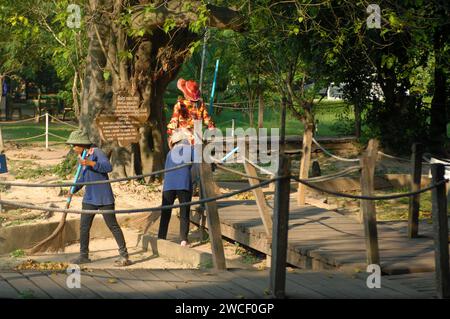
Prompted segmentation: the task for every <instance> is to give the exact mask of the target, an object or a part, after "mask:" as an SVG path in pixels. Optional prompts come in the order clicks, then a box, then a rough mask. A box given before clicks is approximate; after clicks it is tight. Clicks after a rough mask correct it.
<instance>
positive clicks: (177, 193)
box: [158, 130, 193, 246]
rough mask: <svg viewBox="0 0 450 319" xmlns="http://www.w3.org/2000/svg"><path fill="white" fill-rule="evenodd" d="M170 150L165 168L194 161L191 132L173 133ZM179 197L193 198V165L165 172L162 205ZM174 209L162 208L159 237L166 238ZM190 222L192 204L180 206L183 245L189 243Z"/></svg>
mask: <svg viewBox="0 0 450 319" xmlns="http://www.w3.org/2000/svg"><path fill="white" fill-rule="evenodd" d="M169 146H170V148H171V150H170V152H169V153H168V154H167V158H166V164H165V167H164V168H165V169H170V168H173V167H176V166H180V165H183V164H186V163H189V162H192V158H193V150H192V146H191V143H190V142H189V134H188V133H186V132H185V131H183V130H181V131H177V132H175V133H173V135H172V138H171V139H170V143H169ZM175 198H178V201H179V202H180V203H185V202H190V201H191V198H192V177H191V166H185V167H182V168H180V169H177V170H173V171H169V172H165V173H164V183H163V195H162V206H166V205H172V204H173V203H174V202H175ZM171 216H172V209H163V210H161V220H160V222H159V231H158V238H161V239H166V237H167V230H168V227H169V221H170V217H171ZM189 223H190V206H182V207H180V239H181V246H186V245H187V244H188V233H189Z"/></svg>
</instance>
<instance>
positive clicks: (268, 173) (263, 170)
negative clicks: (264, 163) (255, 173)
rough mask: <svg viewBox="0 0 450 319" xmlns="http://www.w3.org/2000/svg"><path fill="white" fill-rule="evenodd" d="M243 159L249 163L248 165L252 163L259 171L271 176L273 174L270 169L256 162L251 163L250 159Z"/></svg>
mask: <svg viewBox="0 0 450 319" xmlns="http://www.w3.org/2000/svg"><path fill="white" fill-rule="evenodd" d="M244 161H246V162H247V163H249V164H250V165H253V166H254V167H255V168H257V169H259V170H260V171H261V172H263V173H265V174H267V175H271V176H275V174H274V173H272V172H271V171H268V170H266V169H265V168H263V167H261V166H259V165H257V164H256V163H253V162H252V161H250V160H249V159H248V158H246V157H244Z"/></svg>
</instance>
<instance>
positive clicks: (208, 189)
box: [199, 162, 226, 270]
mask: <svg viewBox="0 0 450 319" xmlns="http://www.w3.org/2000/svg"><path fill="white" fill-rule="evenodd" d="M199 165H200V182H201V187H202V189H203V191H202V192H203V195H204V196H205V197H206V198H210V197H214V196H216V193H215V190H214V183H213V175H212V170H211V164H208V163H204V162H203V163H200V164H199ZM205 205H206V213H207V222H208V231H209V239H210V241H211V248H212V255H213V262H214V268H215V269H216V270H226V263H225V253H224V251H223V243H222V231H221V230H220V220H219V214H218V210H217V203H216V202H215V201H213V202H208V203H206V204H205Z"/></svg>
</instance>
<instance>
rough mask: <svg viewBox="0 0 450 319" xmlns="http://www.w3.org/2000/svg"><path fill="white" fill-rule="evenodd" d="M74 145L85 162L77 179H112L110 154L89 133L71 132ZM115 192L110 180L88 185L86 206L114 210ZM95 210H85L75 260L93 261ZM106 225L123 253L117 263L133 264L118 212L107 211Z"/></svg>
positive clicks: (84, 197) (117, 264) (71, 141)
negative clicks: (91, 235) (94, 143)
mask: <svg viewBox="0 0 450 319" xmlns="http://www.w3.org/2000/svg"><path fill="white" fill-rule="evenodd" d="M66 143H67V144H70V145H71V146H72V147H73V150H74V152H75V153H76V154H78V157H79V160H78V161H79V163H80V164H81V165H82V166H83V168H82V171H81V174H80V177H79V178H78V180H77V183H84V182H93V181H104V180H108V179H109V178H108V173H110V172H111V171H112V166H111V163H110V162H109V160H108V158H107V157H106V155H105V154H104V153H103V152H102V151H101V150H100V149H99V148H97V147H94V146H93V144H92V142H91V141H90V139H89V136H88V135H87V134H86V133H84V132H82V131H80V130H77V131H74V132H72V133H71V134H70V136H69V139H68V140H67V142H66ZM84 150H87V156H86V158H85V159H82V158H81V155H82V154H83V151H84ZM82 187H83V185H82V186H76V187H75V189H74V193H76V192H78V191H79V190H80V189H81V188H82ZM114 207H115V205H114V194H113V191H112V188H111V184H110V183H104V184H95V185H86V189H85V193H84V196H83V202H82V209H86V210H114ZM94 217H95V215H94V214H82V215H81V220H80V256H79V257H78V258H75V259H73V260H71V262H72V263H74V264H83V263H89V262H91V260H90V259H89V233H90V229H91V226H92V222H93V220H94ZM103 219H104V220H105V223H106V225H107V226H108V228H109V230H110V231H111V233H112V234H113V236H114V239H115V240H116V242H117V245H118V246H119V254H120V257H119V258H118V259H117V260H116V261H115V265H116V266H128V265H130V264H131V262H130V260H129V259H128V250H127V247H126V243H125V239H124V236H123V232H122V229H121V228H120V226H119V224H118V223H117V219H116V215H115V214H103Z"/></svg>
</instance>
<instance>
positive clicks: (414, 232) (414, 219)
mask: <svg viewBox="0 0 450 319" xmlns="http://www.w3.org/2000/svg"><path fill="white" fill-rule="evenodd" d="M411 151H412V154H411V188H410V190H411V192H415V191H417V190H419V189H420V182H421V178H422V152H423V147H422V144H420V143H415V144H413V146H412V149H411ZM419 209H420V194H417V195H414V196H411V197H410V198H409V214H408V238H416V237H418V234H419Z"/></svg>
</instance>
